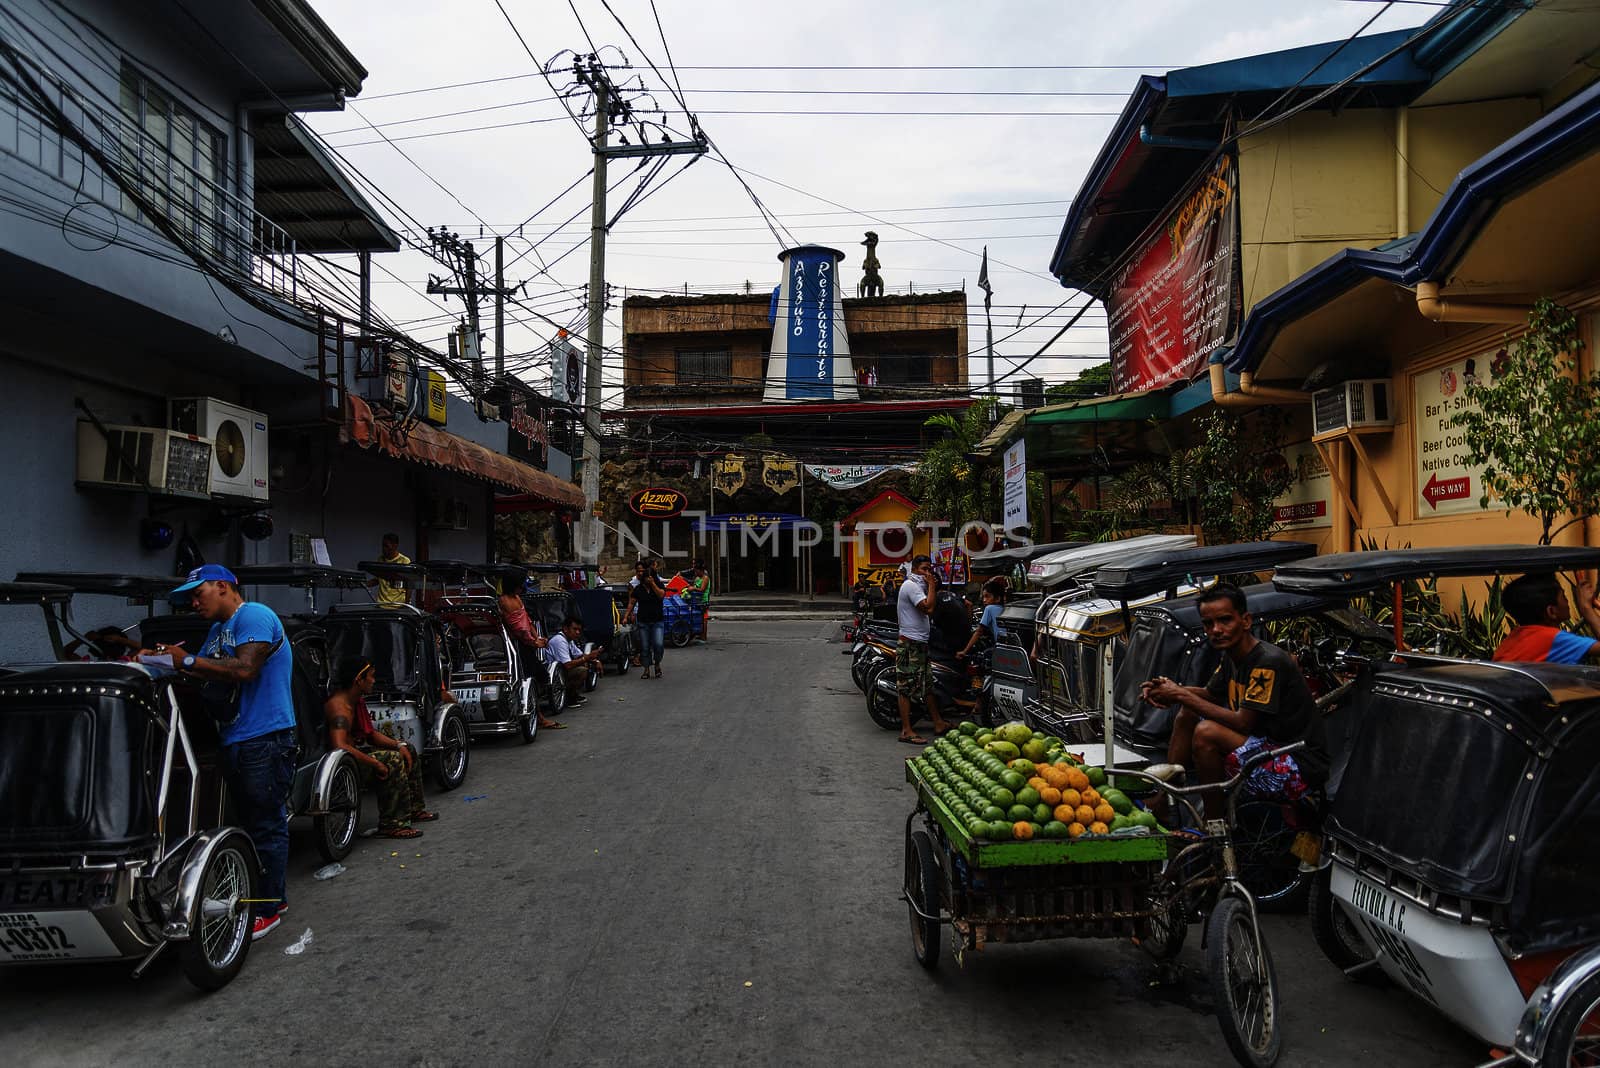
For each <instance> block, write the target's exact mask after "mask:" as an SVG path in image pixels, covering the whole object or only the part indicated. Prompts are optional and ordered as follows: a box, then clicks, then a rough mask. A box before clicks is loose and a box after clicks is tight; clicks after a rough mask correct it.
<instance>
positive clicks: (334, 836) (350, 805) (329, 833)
mask: <svg viewBox="0 0 1600 1068" xmlns="http://www.w3.org/2000/svg"><path fill="white" fill-rule="evenodd" d="M360 815H361V780H360V779H359V778H357V777H356V769H355V768H354V767H353V766H352V765H351V763H350V761H348V760H343V761H340V763H339V766H338V767H337V768H335V769H334V770H333V779H332V781H330V782H329V783H328V812H327V815H324V816H315V817H313V818H312V820H311V823H312V826H313V827H315V828H316V832H317V852H318V853H321V854H322V859H323V860H325V861H327V862H328V863H329V864H332V863H333V862H334V861H336V860H343V859H344V858H345V857H348V856H349V855H350V849H351V847H352V846H354V845H355V843H356V821H357V819H358V817H360Z"/></svg>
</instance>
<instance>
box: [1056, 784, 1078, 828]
mask: <svg viewBox="0 0 1600 1068" xmlns="http://www.w3.org/2000/svg"><path fill="white" fill-rule="evenodd" d="M1061 803H1062V804H1063V805H1071V806H1072V807H1073V808H1077V807H1078V806H1079V805H1081V804H1083V796H1082V795H1081V794H1079V793H1078V791H1076V790H1073V789H1070V788H1069V789H1066V790H1062V791H1061ZM1061 822H1062V823H1065V822H1067V821H1066V820H1062V821H1061Z"/></svg>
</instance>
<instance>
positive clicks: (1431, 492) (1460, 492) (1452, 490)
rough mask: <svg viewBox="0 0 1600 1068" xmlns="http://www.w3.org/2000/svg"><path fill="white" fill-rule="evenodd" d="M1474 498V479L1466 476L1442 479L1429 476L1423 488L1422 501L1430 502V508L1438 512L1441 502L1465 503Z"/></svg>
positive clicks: (1436, 476)
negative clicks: (1471, 497)
mask: <svg viewBox="0 0 1600 1068" xmlns="http://www.w3.org/2000/svg"><path fill="white" fill-rule="evenodd" d="M1470 496H1472V479H1471V478H1469V477H1466V476H1464V475H1463V476H1461V477H1459V478H1440V477H1439V476H1438V475H1429V476H1428V482H1427V484H1426V485H1424V486H1423V487H1422V499H1423V500H1425V501H1427V502H1428V507H1429V508H1431V509H1435V510H1437V509H1438V507H1439V502H1440V501H1464V500H1466V499H1467V498H1468V497H1470Z"/></svg>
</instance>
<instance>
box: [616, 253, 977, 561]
mask: <svg viewBox="0 0 1600 1068" xmlns="http://www.w3.org/2000/svg"><path fill="white" fill-rule="evenodd" d="M805 249H813V250H814V249H816V247H815V246H805V247H804V248H803V249H801V250H791V252H795V253H797V254H798V253H801V252H803V251H805ZM818 251H820V252H822V253H830V254H831V255H832V256H833V257H835V260H834V262H835V263H836V262H837V257H839V256H841V255H842V254H839V253H836V252H833V251H832V250H818ZM789 255H790V254H789V253H785V256H789ZM835 299H836V300H837V304H838V309H837V312H836V315H837V321H838V323H839V324H840V325H841V327H842V332H843V334H844V336H845V338H846V339H847V347H845V348H842V349H840V350H839V352H840V355H839V358H838V360H836V361H835V366H834V369H833V371H832V375H833V380H834V381H835V382H836V383H842V385H841V386H839V387H838V388H835V389H834V390H832V391H831V392H830V394H829V395H828V396H815V397H809V398H807V399H804V400H798V401H796V400H785V399H777V400H774V399H772V398H773V397H774V396H775V394H776V393H778V392H780V390H778V388H777V387H778V386H779V385H780V384H781V383H782V381H783V379H784V374H785V372H784V371H782V370H778V369H777V368H779V367H780V366H783V362H782V360H775V359H774V357H773V347H774V339H775V338H778V339H779V340H780V341H781V340H782V339H783V337H784V335H785V334H786V333H790V332H789V331H788V330H787V327H786V326H780V325H779V320H783V321H784V322H785V323H787V321H788V316H789V310H790V309H791V308H792V307H798V306H799V305H800V303H801V300H800V298H798V297H796V298H794V299H793V300H791V299H790V298H789V296H788V295H787V293H786V292H784V293H779V292H773V293H756V294H748V293H746V294H726V293H724V294H704V295H696V296H650V297H646V296H630V297H628V298H626V299H625V300H624V301H623V305H622V336H623V341H622V344H623V387H624V391H623V392H624V400H623V406H622V408H621V409H620V410H616V411H613V412H611V413H609V415H610V417H611V418H612V419H613V420H620V421H621V423H622V425H623V426H624V428H625V432H624V433H625V437H624V442H625V444H624V445H623V447H622V448H621V449H619V450H618V455H617V456H616V457H615V458H614V459H613V461H612V462H610V463H608V464H607V467H606V470H607V474H606V477H605V478H604V479H603V488H602V497H603V498H604V504H605V507H606V508H607V518H608V521H613V520H614V518H615V517H623V518H627V517H631V518H632V520H633V522H634V523H635V524H639V523H640V522H641V520H642V517H640V516H638V515H635V514H633V513H631V512H630V511H629V510H628V508H627V506H626V502H627V501H628V500H629V499H630V498H631V497H632V495H633V494H634V493H636V492H637V491H639V490H641V489H644V488H646V487H647V486H660V487H663V488H670V489H674V490H677V491H680V492H681V493H683V494H684V496H685V498H686V510H688V511H691V512H694V511H697V512H702V513H705V514H708V515H713V516H727V515H730V514H733V513H742V514H743V515H744V516H746V517H748V516H751V515H754V516H757V517H770V518H767V519H763V520H758V522H759V529H761V530H763V531H768V530H770V540H769V542H767V543H765V544H764V545H763V547H762V548H761V549H760V550H758V551H755V552H752V553H747V554H746V553H738V552H734V551H731V550H729V551H726V552H724V550H725V549H726V548H727V543H728V541H730V540H731V539H729V538H728V537H727V535H729V534H730V533H733V532H736V530H733V529H731V528H730V526H729V524H730V523H732V524H733V527H734V528H738V527H739V525H740V522H745V521H743V520H741V521H739V522H735V521H732V520H728V519H723V520H720V521H714V522H712V523H710V524H709V527H708V530H709V532H710V533H711V534H712V535H714V536H713V537H711V538H707V537H705V536H704V532H702V531H698V530H696V529H693V524H692V521H691V520H690V519H688V518H683V519H680V520H679V521H678V524H679V525H678V527H677V528H668V527H665V526H664V525H663V526H662V530H663V532H666V533H668V534H669V537H670V536H671V531H672V530H674V529H676V530H677V532H678V533H677V537H676V539H674V540H673V542H672V543H673V544H674V545H675V546H679V545H683V544H685V542H689V543H690V545H691V547H690V548H689V549H687V550H686V555H691V556H692V555H708V556H712V557H717V558H719V559H720V561H721V563H720V565H719V567H720V570H719V571H718V578H719V581H720V584H721V587H722V588H723V589H726V590H741V589H768V590H788V591H810V592H827V591H839V590H842V589H844V588H846V587H848V586H849V584H850V583H851V582H852V581H854V578H855V574H854V570H853V565H852V564H851V560H852V559H853V557H852V556H851V554H850V553H849V552H848V551H847V552H845V553H842V554H841V553H839V552H836V551H835V546H834V544H833V539H832V535H831V530H832V526H833V524H834V523H836V522H840V521H842V520H844V519H845V518H846V517H847V516H849V515H850V513H852V512H853V511H855V510H856V509H857V508H858V507H860V506H861V505H862V504H864V503H866V502H867V501H868V500H870V499H872V498H874V497H877V496H879V495H880V494H881V493H882V492H883V491H885V490H890V489H893V490H897V491H899V495H900V496H901V497H902V498H903V497H904V494H905V492H907V488H908V487H907V483H908V482H909V472H910V470H911V469H912V468H913V467H914V465H915V462H916V460H917V458H918V457H919V456H920V455H921V452H922V449H923V447H924V445H925V443H926V441H927V440H928V436H929V434H930V433H932V431H930V430H929V429H928V428H927V427H926V425H925V424H926V423H927V420H928V418H929V417H930V416H932V415H936V414H938V413H941V412H945V413H954V414H957V415H959V414H960V413H961V412H963V411H965V409H966V408H968V407H969V406H970V405H971V403H972V400H971V395H970V393H969V392H968V378H967V357H968V350H967V298H966V294H965V293H964V292H960V291H956V292H932V293H896V294H886V295H883V296H869V297H842V298H840V297H837V296H836V297H835ZM796 331H798V327H797V328H796ZM794 336H798V335H797V333H795V335H794ZM785 354H787V359H788V360H789V361H791V362H792V361H793V360H794V359H795V358H796V357H795V354H794V353H793V352H792V351H790V349H789V347H788V346H787V345H785V348H784V352H782V353H780V357H783V356H784V355H785ZM912 506H913V507H914V502H912ZM801 518H804V519H808V520H810V521H812V522H815V523H818V524H820V525H821V526H822V527H824V528H825V529H827V530H828V531H829V532H830V533H829V536H828V538H827V539H826V540H825V541H824V542H823V543H822V544H820V545H818V546H816V547H814V548H811V549H810V550H809V553H808V552H807V551H806V550H805V548H804V547H803V546H799V545H798V544H797V537H798V535H797V534H796V529H797V526H796V520H798V519H801ZM658 540H659V539H658ZM614 545H615V543H614V542H613V543H612V544H608V546H607V548H608V550H612V549H614ZM630 551H632V547H631V546H630ZM626 555H628V553H623V554H620V555H618V554H616V553H614V552H613V553H612V554H611V556H610V557H609V559H610V560H611V561H612V562H613V563H616V564H621V563H624V558H625V557H626ZM863 566H865V564H863Z"/></svg>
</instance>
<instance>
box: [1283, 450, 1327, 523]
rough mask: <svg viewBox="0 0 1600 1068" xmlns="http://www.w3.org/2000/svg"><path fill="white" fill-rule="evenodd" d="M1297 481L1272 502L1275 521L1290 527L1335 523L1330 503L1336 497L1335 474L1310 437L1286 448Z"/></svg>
mask: <svg viewBox="0 0 1600 1068" xmlns="http://www.w3.org/2000/svg"><path fill="white" fill-rule="evenodd" d="M1283 458H1284V461H1285V462H1286V463H1287V464H1288V465H1289V473H1290V475H1292V476H1293V478H1294V481H1292V482H1290V483H1289V488H1288V489H1286V490H1284V491H1283V494H1282V495H1281V496H1280V497H1279V498H1278V499H1277V500H1275V501H1273V502H1272V504H1273V522H1274V523H1276V524H1277V525H1278V526H1280V527H1284V528H1286V529H1290V530H1300V529H1304V528H1308V527H1325V526H1329V525H1331V524H1332V523H1333V516H1332V515H1331V514H1330V513H1329V510H1328V505H1329V502H1330V501H1332V499H1333V478H1332V476H1330V475H1329V473H1328V465H1327V464H1326V463H1325V462H1323V459H1322V454H1321V453H1320V452H1318V451H1317V447H1316V446H1315V445H1313V444H1311V442H1309V441H1303V442H1301V443H1300V444H1298V445H1290V446H1289V447H1288V448H1286V449H1284V450H1283Z"/></svg>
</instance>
